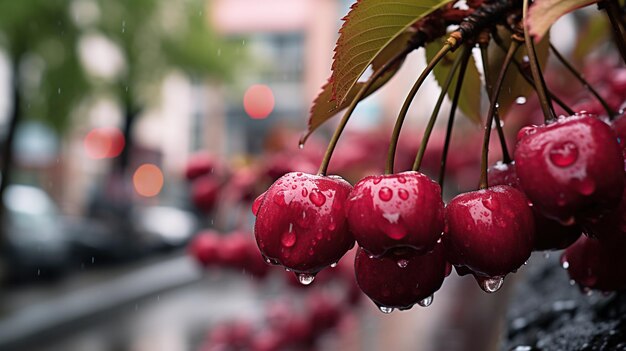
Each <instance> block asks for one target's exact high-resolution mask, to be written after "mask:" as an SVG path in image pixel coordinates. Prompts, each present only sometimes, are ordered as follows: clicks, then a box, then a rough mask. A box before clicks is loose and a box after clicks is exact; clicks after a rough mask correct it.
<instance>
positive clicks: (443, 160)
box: [439, 46, 472, 192]
mask: <svg viewBox="0 0 626 351" xmlns="http://www.w3.org/2000/svg"><path fill="white" fill-rule="evenodd" d="M471 54H472V47H471V46H466V47H465V48H464V49H463V54H462V55H463V59H462V61H461V67H459V75H458V76H457V81H456V86H455V87H454V95H453V96H452V105H451V106H450V116H449V117H448V126H447V127H446V139H445V141H444V143H443V151H442V154H441V170H440V171H439V186H440V187H441V191H442V192H443V181H444V179H445V174H446V162H447V160H448V149H449V148H450V141H451V140H452V128H453V126H454V117H455V116H456V109H457V106H458V104H459V98H460V96H461V88H462V87H463V79H464V78H465V71H466V70H467V64H468V63H469V59H470V56H471Z"/></svg>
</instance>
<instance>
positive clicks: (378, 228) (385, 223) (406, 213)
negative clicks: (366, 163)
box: [347, 172, 444, 256]
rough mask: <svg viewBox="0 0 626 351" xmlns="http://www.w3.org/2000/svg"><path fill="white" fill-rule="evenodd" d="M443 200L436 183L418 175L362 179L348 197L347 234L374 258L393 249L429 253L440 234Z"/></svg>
mask: <svg viewBox="0 0 626 351" xmlns="http://www.w3.org/2000/svg"><path fill="white" fill-rule="evenodd" d="M443 213H444V211H443V200H442V199H441V188H440V187H439V185H438V184H437V183H435V182H434V181H432V180H431V179H430V178H428V177H427V176H425V175H423V174H421V173H419V172H403V173H398V174H388V175H376V176H369V177H366V178H363V179H362V180H361V181H359V182H358V183H357V184H356V185H355V186H354V189H353V190H352V192H351V193H350V198H349V200H348V207H347V218H348V224H349V227H350V231H351V232H352V233H353V234H354V237H355V239H356V241H357V243H358V244H359V246H361V247H362V248H363V249H365V250H366V251H368V252H369V253H370V254H372V255H375V256H380V255H383V254H384V253H385V252H387V250H390V249H393V248H406V247H409V248H413V249H415V250H417V251H418V253H420V254H423V253H426V252H428V251H430V250H432V249H433V247H434V246H435V243H436V242H437V240H438V239H439V238H440V237H441V233H442V232H443V226H444V221H443Z"/></svg>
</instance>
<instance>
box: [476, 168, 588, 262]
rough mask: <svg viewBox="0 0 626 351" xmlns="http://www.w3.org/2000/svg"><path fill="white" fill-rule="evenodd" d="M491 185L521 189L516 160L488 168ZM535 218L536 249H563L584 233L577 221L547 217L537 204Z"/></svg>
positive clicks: (533, 209)
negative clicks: (567, 221) (568, 221)
mask: <svg viewBox="0 0 626 351" xmlns="http://www.w3.org/2000/svg"><path fill="white" fill-rule="evenodd" d="M487 174H488V180H489V185H491V186H494V185H509V186H512V187H514V188H516V189H518V190H521V187H520V185H519V179H518V178H517V172H516V170H515V162H512V163H510V164H504V163H497V164H495V165H493V166H491V167H489V169H488V173H487ZM531 210H532V211H533V217H534V219H535V244H534V250H537V251H545V250H561V249H564V248H566V247H568V246H569V245H571V244H573V243H574V242H575V241H576V239H578V238H579V237H580V236H581V235H582V229H581V228H580V226H578V225H577V224H575V223H572V225H570V226H565V225H562V224H561V223H559V222H557V221H555V220H552V219H548V218H546V217H545V216H544V215H543V214H541V213H540V212H539V211H538V210H537V209H536V208H535V206H532V207H531Z"/></svg>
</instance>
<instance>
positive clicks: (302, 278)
mask: <svg viewBox="0 0 626 351" xmlns="http://www.w3.org/2000/svg"><path fill="white" fill-rule="evenodd" d="M297 277H298V281H299V282H300V284H302V285H310V284H311V283H313V280H315V274H308V273H299V274H297Z"/></svg>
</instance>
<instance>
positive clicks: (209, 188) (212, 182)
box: [191, 176, 220, 212]
mask: <svg viewBox="0 0 626 351" xmlns="http://www.w3.org/2000/svg"><path fill="white" fill-rule="evenodd" d="M219 193H220V183H219V181H218V180H217V179H215V178H213V177H207V176H203V177H200V178H197V179H194V180H193V182H192V183H191V201H192V202H193V204H194V205H195V206H196V207H197V208H198V209H200V210H202V211H205V212H210V211H211V210H212V209H213V208H214V207H215V205H216V203H217V198H218V196H219Z"/></svg>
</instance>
